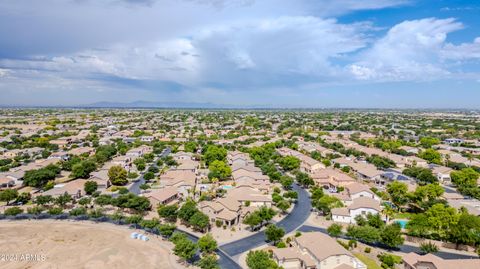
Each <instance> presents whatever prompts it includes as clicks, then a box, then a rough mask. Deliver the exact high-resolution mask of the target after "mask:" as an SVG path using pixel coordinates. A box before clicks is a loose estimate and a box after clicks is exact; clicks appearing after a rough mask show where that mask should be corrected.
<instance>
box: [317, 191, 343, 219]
mask: <svg viewBox="0 0 480 269" xmlns="http://www.w3.org/2000/svg"><path fill="white" fill-rule="evenodd" d="M312 203H313V206H314V207H315V208H317V209H318V210H321V211H322V212H323V214H325V215H328V214H330V212H331V210H332V209H333V208H339V207H343V203H342V201H340V200H339V199H338V198H337V197H334V196H329V195H323V196H322V197H321V198H320V199H318V201H312Z"/></svg>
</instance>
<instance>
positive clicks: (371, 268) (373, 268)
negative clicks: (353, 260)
mask: <svg viewBox="0 0 480 269" xmlns="http://www.w3.org/2000/svg"><path fill="white" fill-rule="evenodd" d="M354 255H355V257H357V258H358V259H359V260H360V261H362V262H363V263H364V264H365V265H366V266H367V268H368V269H382V267H381V266H380V265H378V264H377V262H376V261H375V260H373V259H371V258H369V257H367V256H365V255H363V254H360V253H355V254H354Z"/></svg>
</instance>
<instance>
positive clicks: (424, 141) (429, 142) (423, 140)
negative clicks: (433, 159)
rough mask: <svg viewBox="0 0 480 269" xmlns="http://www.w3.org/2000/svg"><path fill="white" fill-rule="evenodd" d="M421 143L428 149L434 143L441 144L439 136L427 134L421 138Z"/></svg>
mask: <svg viewBox="0 0 480 269" xmlns="http://www.w3.org/2000/svg"><path fill="white" fill-rule="evenodd" d="M420 144H421V145H422V147H424V148H426V149H429V148H431V147H432V146H434V145H438V144H440V140H439V139H438V138H435V137H428V136H425V137H422V138H420Z"/></svg>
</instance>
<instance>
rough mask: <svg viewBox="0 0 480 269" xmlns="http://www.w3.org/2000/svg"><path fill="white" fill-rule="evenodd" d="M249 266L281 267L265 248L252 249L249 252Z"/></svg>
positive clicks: (263, 268) (258, 267)
mask: <svg viewBox="0 0 480 269" xmlns="http://www.w3.org/2000/svg"><path fill="white" fill-rule="evenodd" d="M247 266H248V268H250V269H279V268H280V267H279V266H278V265H277V264H276V263H275V261H274V260H273V259H272V258H271V257H270V255H269V254H268V252H266V251H263V250H255V251H250V252H248V254H247Z"/></svg>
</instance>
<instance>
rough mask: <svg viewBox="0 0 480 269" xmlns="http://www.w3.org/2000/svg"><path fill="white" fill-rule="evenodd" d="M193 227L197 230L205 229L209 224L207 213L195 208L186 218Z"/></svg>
mask: <svg viewBox="0 0 480 269" xmlns="http://www.w3.org/2000/svg"><path fill="white" fill-rule="evenodd" d="M188 223H189V224H190V225H192V227H193V229H195V230H198V231H205V229H207V228H208V227H209V225H210V219H209V218H208V216H207V215H205V214H204V213H202V212H200V211H198V210H197V212H195V214H193V216H192V217H191V218H190V219H189V220H188Z"/></svg>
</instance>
